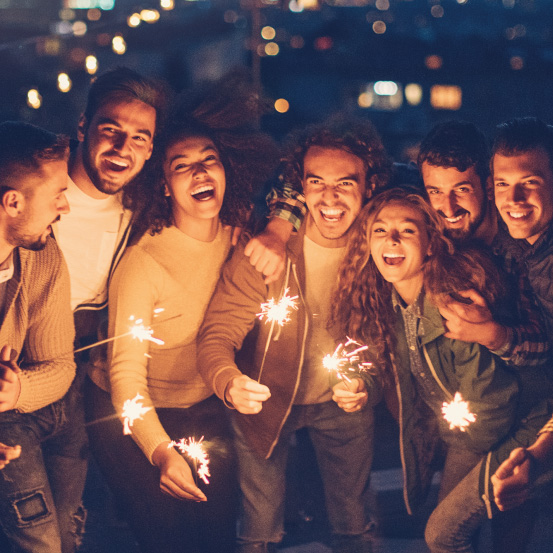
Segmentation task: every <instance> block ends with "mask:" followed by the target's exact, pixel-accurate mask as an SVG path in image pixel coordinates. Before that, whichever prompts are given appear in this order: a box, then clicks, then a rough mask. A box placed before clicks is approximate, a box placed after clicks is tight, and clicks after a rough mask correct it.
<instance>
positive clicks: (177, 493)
mask: <svg viewBox="0 0 553 553" xmlns="http://www.w3.org/2000/svg"><path fill="white" fill-rule="evenodd" d="M163 486H164V487H165V488H166V489H167V491H168V493H169V494H170V495H172V496H173V497H176V498H177V499H187V500H192V501H207V497H206V496H205V495H204V493H203V492H202V490H200V488H198V487H197V486H193V485H190V484H188V483H187V482H186V481H185V480H183V479H182V478H181V479H178V480H174V479H172V478H167V477H165V478H164V479H163V481H162V482H161V483H160V487H162V489H163Z"/></svg>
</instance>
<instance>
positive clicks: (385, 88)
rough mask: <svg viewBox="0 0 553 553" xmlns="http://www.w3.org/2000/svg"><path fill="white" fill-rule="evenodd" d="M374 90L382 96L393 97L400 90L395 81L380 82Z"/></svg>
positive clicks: (375, 85) (375, 84)
mask: <svg viewBox="0 0 553 553" xmlns="http://www.w3.org/2000/svg"><path fill="white" fill-rule="evenodd" d="M373 90H374V91H375V92H376V94H378V95H380V96H393V95H394V94H396V93H397V90H398V88H397V84H396V83H394V82H393V81H378V82H376V83H374V86H373Z"/></svg>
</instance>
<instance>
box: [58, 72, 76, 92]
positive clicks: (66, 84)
mask: <svg viewBox="0 0 553 553" xmlns="http://www.w3.org/2000/svg"><path fill="white" fill-rule="evenodd" d="M72 86H73V83H72V82H71V79H70V78H69V75H68V74H67V73H60V74H59V75H58V90H59V91H60V92H69V91H70V90H71V87H72Z"/></svg>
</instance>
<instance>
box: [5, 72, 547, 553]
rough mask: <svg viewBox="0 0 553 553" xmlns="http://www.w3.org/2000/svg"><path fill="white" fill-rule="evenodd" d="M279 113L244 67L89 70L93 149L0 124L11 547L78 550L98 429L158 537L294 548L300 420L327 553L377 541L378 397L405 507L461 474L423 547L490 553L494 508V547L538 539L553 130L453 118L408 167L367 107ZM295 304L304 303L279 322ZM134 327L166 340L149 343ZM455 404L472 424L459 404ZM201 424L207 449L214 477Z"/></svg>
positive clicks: (116, 491)
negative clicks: (174, 87)
mask: <svg viewBox="0 0 553 553" xmlns="http://www.w3.org/2000/svg"><path fill="white" fill-rule="evenodd" d="M262 107H263V106H262V101H261V100H260V97H259V95H258V94H256V92H255V91H254V90H252V89H251V88H250V87H249V86H248V85H247V84H246V83H244V82H243V81H242V80H241V79H240V78H238V77H236V76H230V77H228V78H227V79H226V80H224V81H222V82H220V83H217V84H216V85H215V86H212V87H210V88H206V89H202V90H199V91H198V92H195V93H192V94H187V95H185V96H181V97H177V98H172V99H171V100H170V99H169V94H168V91H167V90H166V88H165V87H164V86H163V85H162V84H160V83H158V82H155V81H153V80H151V79H147V78H144V77H142V76H140V75H138V74H137V73H135V72H133V71H130V70H128V69H124V68H119V69H116V70H114V71H110V72H108V73H105V74H104V75H101V76H100V77H98V79H97V80H96V81H95V82H94V83H93V84H92V86H91V89H90V92H89V97H88V103H87V106H86V109H85V111H84V113H83V116H82V117H81V120H80V121H79V125H78V141H76V142H75V143H74V144H71V145H69V144H68V141H67V140H66V139H64V138H63V137H59V136H56V135H54V134H52V133H49V132H47V131H45V130H42V129H39V128H37V127H33V126H31V125H28V124H25V123H19V122H6V123H2V124H0V186H1V193H2V206H1V208H0V258H1V260H2V263H1V264H0V292H1V293H0V312H1V313H2V320H1V326H0V337H1V341H0V347H2V350H1V352H0V356H1V359H2V360H1V361H0V468H1V470H0V523H1V525H2V529H3V531H4V534H5V536H6V537H7V539H8V540H9V542H10V543H11V545H12V547H13V550H14V551H25V552H33V553H46V552H48V553H73V552H74V551H76V550H77V549H78V546H79V544H80V539H81V535H82V531H83V528H84V525H85V512H84V509H83V508H82V505H81V497H82V491H83V487H84V480H85V476H86V466H87V447H88V445H87V444H89V446H90V448H91V450H92V453H93V455H94V457H95V461H96V462H97V464H98V465H99V467H100V469H101V471H102V474H103V476H104V478H105V480H106V482H107V483H108V485H109V487H110V489H111V491H112V492H113V496H114V498H115V501H116V504H117V507H118V510H119V512H120V513H121V516H123V517H124V518H125V520H126V521H127V523H128V524H129V526H130V528H131V529H132V531H133V534H134V536H135V537H136V540H137V542H138V544H139V547H140V550H141V551H143V552H148V553H149V552H159V551H164V552H190V553H225V552H229V553H230V552H235V551H236V552H237V553H255V552H260V553H262V552H271V551H276V550H277V546H278V544H279V543H280V541H281V540H282V537H283V535H284V507H285V493H286V485H285V482H286V465H287V459H288V453H289V449H290V444H291V440H292V438H293V435H294V433H295V432H296V431H297V430H299V429H301V428H306V429H307V430H308V432H309V436H310V438H311V441H312V443H313V446H314V450H315V453H316V459H317V464H318V468H319V471H320V473H321V476H322V480H323V484H324V494H325V504H326V511H327V513H328V519H329V524H330V528H331V533H332V542H331V547H332V551H333V552H335V553H371V552H372V540H373V534H374V524H373V523H372V521H371V517H370V512H369V501H368V500H369V488H370V472H371V463H372V456H373V430H374V425H375V420H374V407H375V406H376V405H377V404H378V403H380V402H381V401H383V402H385V404H386V407H387V408H388V410H389V411H390V413H391V414H392V415H393V417H394V418H395V419H396V420H397V422H398V425H399V450H400V454H401V462H402V468H403V476H404V483H403V484H404V500H405V506H406V509H407V511H408V512H409V513H410V514H412V513H414V512H416V510H417V508H418V507H420V506H421V504H422V503H423V502H424V501H425V499H426V495H427V492H428V489H429V486H430V482H431V480H432V476H433V474H434V472H435V470H436V466H438V465H440V463H441V465H440V466H442V469H441V473H442V475H441V483H440V491H439V498H438V503H437V506H436V508H435V509H434V511H433V512H432V514H431V516H430V518H429V520H428V524H427V527H426V533H425V539H426V542H427V545H428V547H429V549H430V551H432V553H445V552H471V551H474V550H475V549H474V548H475V543H476V541H477V534H478V530H479V529H480V527H481V526H482V525H483V523H484V522H485V521H486V519H488V518H491V519H492V535H493V549H494V551H497V552H522V551H524V547H525V545H526V543H527V542H528V539H529V534H530V532H531V526H532V525H531V524H529V523H528V521H532V520H534V518H535V516H534V515H535V513H536V512H537V511H538V509H539V505H540V501H543V499H542V497H541V496H544V495H545V494H546V491H547V490H548V489H549V488H548V486H549V485H550V484H549V483H550V480H552V479H553V365H552V361H553V352H552V348H551V336H552V331H553V255H552V254H553V128H551V127H549V126H548V125H546V124H545V123H543V122H541V121H539V120H537V119H534V118H524V119H515V120H512V121H509V122H507V123H504V124H502V125H500V126H499V127H498V129H497V135H496V137H495V139H494V142H493V146H492V149H491V153H490V151H489V149H488V145H487V143H486V140H485V138H484V136H483V135H482V133H481V132H480V131H479V130H478V129H477V128H476V127H475V126H474V125H473V124H471V123H466V122H461V121H451V122H447V123H442V124H440V125H438V126H436V127H435V128H434V129H433V130H432V131H431V132H430V133H429V134H428V135H427V136H426V137H425V138H424V140H423V141H422V143H421V146H420V153H419V157H418V167H416V166H415V165H414V164H412V165H410V166H402V165H400V164H394V163H392V161H391V160H390V158H389V157H388V155H387V154H386V152H385V149H384V147H383V145H382V142H381V140H380V138H379V136H378V134H377V133H376V131H375V129H374V128H373V126H372V125H371V124H370V123H369V122H368V121H366V120H357V119H352V118H348V117H338V116H336V117H333V118H331V119H329V120H328V121H326V122H325V123H321V124H317V125H313V126H310V127H307V128H305V129H302V130H300V131H298V132H296V133H294V134H292V135H291V136H290V137H289V139H288V140H287V142H286V144H285V145H284V146H282V147H280V146H278V145H277V144H276V143H275V142H274V141H273V140H272V139H271V138H270V137H269V136H268V135H266V134H264V133H263V132H261V131H260V130H259V125H258V121H259V117H260V116H261V114H262ZM267 183H274V184H273V188H272V190H271V192H270V194H269V196H268V197H267V201H268V208H267V210H266V212H265V213H263V215H262V216H258V213H257V212H258V211H259V210H256V209H253V205H254V201H255V199H256V198H259V196H260V194H259V193H258V191H259V189H260V188H261V187H262V186H263V185H265V184H267ZM60 216H61V217H60ZM240 231H241V232H240ZM283 298H285V299H286V298H293V299H294V301H293V306H292V307H291V308H290V312H289V313H288V314H287V317H286V320H285V321H284V322H283V324H278V323H277V322H275V321H272V322H271V321H267V319H266V318H265V317H264V316H263V312H262V309H263V305H266V304H267V303H271V302H273V303H274V302H278V301H280V300H282V299H283ZM137 319H139V320H140V321H141V324H143V325H145V326H146V327H148V328H150V329H151V330H152V331H153V333H154V335H155V340H148V339H136V337H133V335H132V333H130V332H129V326H130V325H131V326H132V324H133V321H136V320H137ZM281 322H282V321H281ZM75 331H76V332H75ZM101 339H106V341H107V342H108V347H107V350H105V349H103V348H102V347H100V346H96V345H94V344H95V343H96V342H97V341H98V340H101ZM348 340H349V341H350V342H351V343H355V344H356V345H358V346H360V347H359V352H358V357H359V364H358V367H361V365H362V367H363V370H357V371H352V373H351V374H350V375H349V376H347V377H346V378H344V375H343V374H340V373H338V374H334V373H332V372H329V371H328V370H327V369H326V368H325V367H324V366H323V362H322V359H323V357H324V356H325V355H326V354H329V353H332V352H334V351H336V346H337V344H340V343H341V344H344V343H346V341H348ZM86 345H90V346H93V347H91V348H90V349H87V350H85V351H83V352H82V353H77V354H76V355H74V353H73V351H74V348H79V349H80V348H81V347H83V346H84V347H86ZM364 346H366V348H365V347H364ZM356 359H357V358H356ZM133 398H135V399H136V398H139V399H140V400H141V403H140V406H141V409H140V412H139V416H138V418H136V419H135V420H134V421H133V422H132V427H131V428H130V429H129V428H127V430H130V435H129V433H128V432H127V433H126V434H124V433H123V424H122V418H121V414H122V413H123V411H124V409H125V406H126V405H128V403H129V401H130V400H132V399H133ZM456 398H457V399H462V402H464V405H466V406H467V408H468V409H469V410H470V413H469V415H468V416H467V417H466V418H465V419H464V420H463V422H462V424H458V425H455V424H451V423H450V422H449V421H447V420H446V419H445V418H444V416H443V408H444V405H447V404H449V403H451V402H452V401H454V400H455V399H456ZM85 421H86V423H85ZM183 439H184V440H193V441H201V442H202V444H203V446H204V448H205V450H206V452H207V454H208V456H209V475H208V476H209V478H207V477H205V473H204V478H198V472H197V468H198V467H197V463H195V462H194V461H193V460H192V459H191V458H190V457H189V456H186V455H183V454H182V453H181V452H180V451H179V449H178V447H175V443H178V442H179V441H180V440H183Z"/></svg>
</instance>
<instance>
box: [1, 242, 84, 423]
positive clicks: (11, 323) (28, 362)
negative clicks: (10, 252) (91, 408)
mask: <svg viewBox="0 0 553 553" xmlns="http://www.w3.org/2000/svg"><path fill="white" fill-rule="evenodd" d="M14 264H15V271H14V275H13V277H12V278H11V279H10V280H9V281H8V282H7V284H6V296H5V309H4V312H5V316H4V320H3V321H2V323H1V325H2V326H1V327H0V348H2V347H3V346H5V345H8V346H11V347H12V349H13V350H15V351H16V353H17V355H18V362H19V366H20V368H21V372H20V373H19V380H20V382H21V393H20V395H19V399H18V400H17V403H16V406H15V409H16V410H17V411H20V412H23V413H29V412H32V411H36V410H38V409H41V408H42V407H46V406H47V405H50V404H51V403H54V402H55V401H58V400H59V399H61V398H62V397H63V396H64V395H65V393H66V392H67V390H68V389H69V386H71V383H72V382H73V378H74V377H75V363H74V360H73V340H74V337H75V330H74V327H73V315H72V313H71V307H70V302H69V273H68V272H67V266H66V265H65V261H64V260H63V257H62V255H61V252H60V250H59V248H58V246H57V245H56V243H55V241H54V240H53V239H51V238H48V240H47V242H46V247H45V248H44V249H43V250H41V251H30V250H25V249H22V248H16V249H15V250H14Z"/></svg>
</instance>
